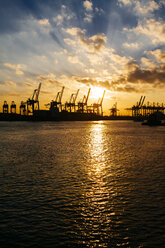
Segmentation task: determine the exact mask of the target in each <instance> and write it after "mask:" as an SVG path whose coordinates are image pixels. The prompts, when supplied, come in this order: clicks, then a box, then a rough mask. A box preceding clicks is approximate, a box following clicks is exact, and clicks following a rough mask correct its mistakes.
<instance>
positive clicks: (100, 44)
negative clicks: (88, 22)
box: [66, 27, 107, 52]
mask: <svg viewBox="0 0 165 248" xmlns="http://www.w3.org/2000/svg"><path fill="white" fill-rule="evenodd" d="M66 32H67V33H68V34H70V35H72V36H75V37H76V38H77V39H78V42H79V44H80V45H82V46H83V48H85V49H86V50H87V51H89V52H100V51H101V50H102V48H104V45H105V43H106V41H107V37H106V36H105V34H103V33H102V34H97V35H93V36H91V37H89V38H88V37H86V36H85V31H84V30H81V29H79V28H75V27H73V28H70V29H66Z"/></svg>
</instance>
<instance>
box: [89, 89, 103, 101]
mask: <svg viewBox="0 0 165 248" xmlns="http://www.w3.org/2000/svg"><path fill="white" fill-rule="evenodd" d="M103 92H104V89H103V88H100V87H92V90H91V96H92V97H93V98H97V99H99V98H101V97H102V96H103Z"/></svg>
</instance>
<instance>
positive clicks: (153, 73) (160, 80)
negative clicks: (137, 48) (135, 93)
mask: <svg viewBox="0 0 165 248" xmlns="http://www.w3.org/2000/svg"><path fill="white" fill-rule="evenodd" d="M128 69H131V70H128V73H126V74H125V75H122V76H121V77H119V78H118V79H117V80H116V81H112V84H113V85H119V84H127V83H133V84H137V85H138V84H144V85H145V84H151V85H152V87H155V88H161V87H165V66H163V67H156V68H151V69H143V68H140V67H139V66H138V64H137V63H135V61H134V62H133V63H132V65H131V63H129V65H128ZM137 87H138V86H137Z"/></svg>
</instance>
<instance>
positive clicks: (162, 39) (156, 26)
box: [124, 18, 165, 44]
mask: <svg viewBox="0 0 165 248" xmlns="http://www.w3.org/2000/svg"><path fill="white" fill-rule="evenodd" d="M124 30H126V31H133V32H135V33H136V34H144V35H146V36H148V37H149V38H151V39H152V43H153V44H155V43H158V44H159V43H162V44H164V43H165V23H163V22H162V21H155V20H154V19H153V18H152V19H148V20H147V21H145V22H139V24H138V26H137V27H136V28H133V29H127V28H125V29H124Z"/></svg>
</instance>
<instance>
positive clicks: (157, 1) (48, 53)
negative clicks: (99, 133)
mask: <svg viewBox="0 0 165 248" xmlns="http://www.w3.org/2000/svg"><path fill="white" fill-rule="evenodd" d="M164 13H165V0H143V1H140V0H46V1H45V0H0V111H2V105H3V101H4V100H7V101H8V103H9V104H10V103H11V101H12V100H14V101H15V102H16V103H17V106H19V104H20V101H25V100H27V99H28V98H29V97H31V96H32V94H33V90H34V89H36V88H37V87H38V84H39V83H40V82H41V83H42V87H41V92H40V96H39V99H40V106H41V108H43V109H44V108H45V104H47V103H49V102H50V101H51V100H53V99H55V97H56V94H57V92H58V91H60V90H61V88H62V86H65V90H64V95H63V102H65V101H68V100H69V98H70V95H71V94H72V93H76V91H77V90H78V89H80V91H79V95H78V98H77V101H80V100H81V99H82V98H83V96H84V94H87V92H88V89H89V88H91V94H90V99H89V104H92V103H94V102H96V101H97V98H98V97H101V95H102V93H103V90H104V89H105V90H106V94H105V99H104V101H103V109H104V113H105V114H108V113H109V109H110V108H111V107H112V106H113V104H114V103H115V102H117V104H118V109H119V110H120V113H121V114H122V113H125V111H124V110H125V108H128V107H131V106H132V105H134V104H136V102H137V101H139V99H140V97H141V95H143V96H146V100H145V103H146V104H147V102H155V103H157V102H159V103H162V102H163V103H165V99H164V98H165V14H164Z"/></svg>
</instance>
